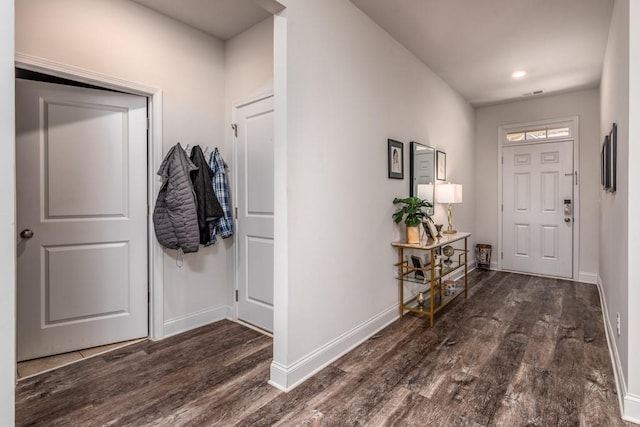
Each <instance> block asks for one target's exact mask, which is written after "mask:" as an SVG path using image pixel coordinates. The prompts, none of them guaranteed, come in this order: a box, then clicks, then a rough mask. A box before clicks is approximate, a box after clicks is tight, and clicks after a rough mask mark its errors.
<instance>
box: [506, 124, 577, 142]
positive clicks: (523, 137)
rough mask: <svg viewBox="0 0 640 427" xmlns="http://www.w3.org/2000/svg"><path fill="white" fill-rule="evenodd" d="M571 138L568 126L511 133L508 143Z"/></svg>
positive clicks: (508, 135)
mask: <svg viewBox="0 0 640 427" xmlns="http://www.w3.org/2000/svg"><path fill="white" fill-rule="evenodd" d="M570 136H571V131H570V128H569V127H568V126H566V127H559V128H550V129H535V130H527V131H523V132H509V133H508V134H507V142H520V141H534V140H536V141H539V140H542V139H555V138H566V137H570Z"/></svg>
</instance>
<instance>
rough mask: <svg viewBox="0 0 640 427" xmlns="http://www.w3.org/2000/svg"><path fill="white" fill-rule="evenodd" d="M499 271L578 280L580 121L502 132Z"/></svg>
mask: <svg viewBox="0 0 640 427" xmlns="http://www.w3.org/2000/svg"><path fill="white" fill-rule="evenodd" d="M498 155H499V164H500V168H499V171H498V175H499V179H498V182H499V190H498V216H499V226H498V257H497V258H498V261H497V264H498V269H500V270H509V271H516V272H521V273H527V274H534V275H542V276H552V277H561V278H566V279H570V280H571V279H576V277H577V275H578V259H579V253H578V252H579V251H578V248H579V239H580V236H579V227H576V226H575V224H578V223H579V215H580V213H579V206H580V203H579V194H580V193H579V191H578V185H579V179H578V170H579V164H578V159H579V140H578V118H577V117H573V118H564V119H557V120H548V121H540V122H529V123H521V124H514V125H508V126H502V127H500V128H499V140H498Z"/></svg>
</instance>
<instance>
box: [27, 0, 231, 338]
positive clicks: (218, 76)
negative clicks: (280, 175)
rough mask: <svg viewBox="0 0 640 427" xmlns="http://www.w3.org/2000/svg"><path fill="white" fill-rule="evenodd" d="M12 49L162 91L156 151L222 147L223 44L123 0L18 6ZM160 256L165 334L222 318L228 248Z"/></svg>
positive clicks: (34, 0) (37, 1)
mask: <svg viewBox="0 0 640 427" xmlns="http://www.w3.org/2000/svg"><path fill="white" fill-rule="evenodd" d="M16 51H17V52H21V53H26V54H30V55H35V56H38V57H42V58H46V59H49V60H53V61H56V62H59V63H63V64H68V65H72V66H76V67H81V68H84V69H87V70H91V71H95V72H98V73H102V74H105V75H108V76H110V77H116V78H121V79H124V80H127V81H131V82H135V83H138V84H142V85H146V86H151V87H156V88H160V89H162V91H163V114H164V117H163V138H164V141H163V148H164V152H166V151H167V150H168V149H169V148H170V147H171V146H172V145H174V144H175V143H176V142H178V141H180V142H182V143H183V144H191V145H192V146H193V145H195V144H200V145H201V146H203V147H204V146H205V145H209V146H215V145H218V146H220V147H221V148H222V151H223V152H228V146H227V143H226V142H225V139H224V136H225V132H224V130H223V126H224V123H225V111H224V106H225V86H224V44H223V43H222V42H221V41H219V40H217V39H215V38H212V37H210V36H208V35H206V34H204V33H202V32H200V31H196V30H194V29H191V28H190V27H187V26H185V25H183V24H180V23H178V22H177V21H174V20H172V19H169V18H167V17H165V16H164V15H161V14H158V13H155V12H153V11H151V10H149V9H147V8H145V7H143V6H140V5H138V4H136V3H134V2H131V1H128V0H94V1H83V0H21V1H20V2H17V4H16ZM176 255H177V254H176V251H172V250H167V251H165V255H164V302H165V306H164V320H165V327H166V329H165V330H166V331H169V333H175V332H178V331H180V330H184V329H186V328H189V327H192V326H195V325H196V324H198V323H204V322H208V321H212V320H216V319H218V318H221V317H226V315H227V313H228V307H229V306H230V303H231V301H230V300H229V292H228V286H229V283H230V274H229V270H228V265H229V262H230V261H229V260H230V257H231V249H230V245H229V244H216V245H214V246H210V247H208V248H203V247H201V249H200V251H199V252H198V253H197V254H187V255H185V256H184V265H183V266H182V268H180V267H178V266H177V261H176Z"/></svg>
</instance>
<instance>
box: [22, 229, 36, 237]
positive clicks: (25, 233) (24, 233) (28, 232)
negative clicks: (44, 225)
mask: <svg viewBox="0 0 640 427" xmlns="http://www.w3.org/2000/svg"><path fill="white" fill-rule="evenodd" d="M20 237H22V238H23V239H30V238H32V237H33V231H31V230H29V229H28V228H27V229H25V230H22V231H21V232H20Z"/></svg>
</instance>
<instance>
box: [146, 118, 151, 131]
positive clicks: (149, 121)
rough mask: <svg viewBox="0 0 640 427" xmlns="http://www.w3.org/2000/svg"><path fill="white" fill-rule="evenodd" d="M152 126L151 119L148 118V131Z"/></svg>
mask: <svg viewBox="0 0 640 427" xmlns="http://www.w3.org/2000/svg"><path fill="white" fill-rule="evenodd" d="M150 126H151V119H150V118H149V117H147V130H149V127H150Z"/></svg>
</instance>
